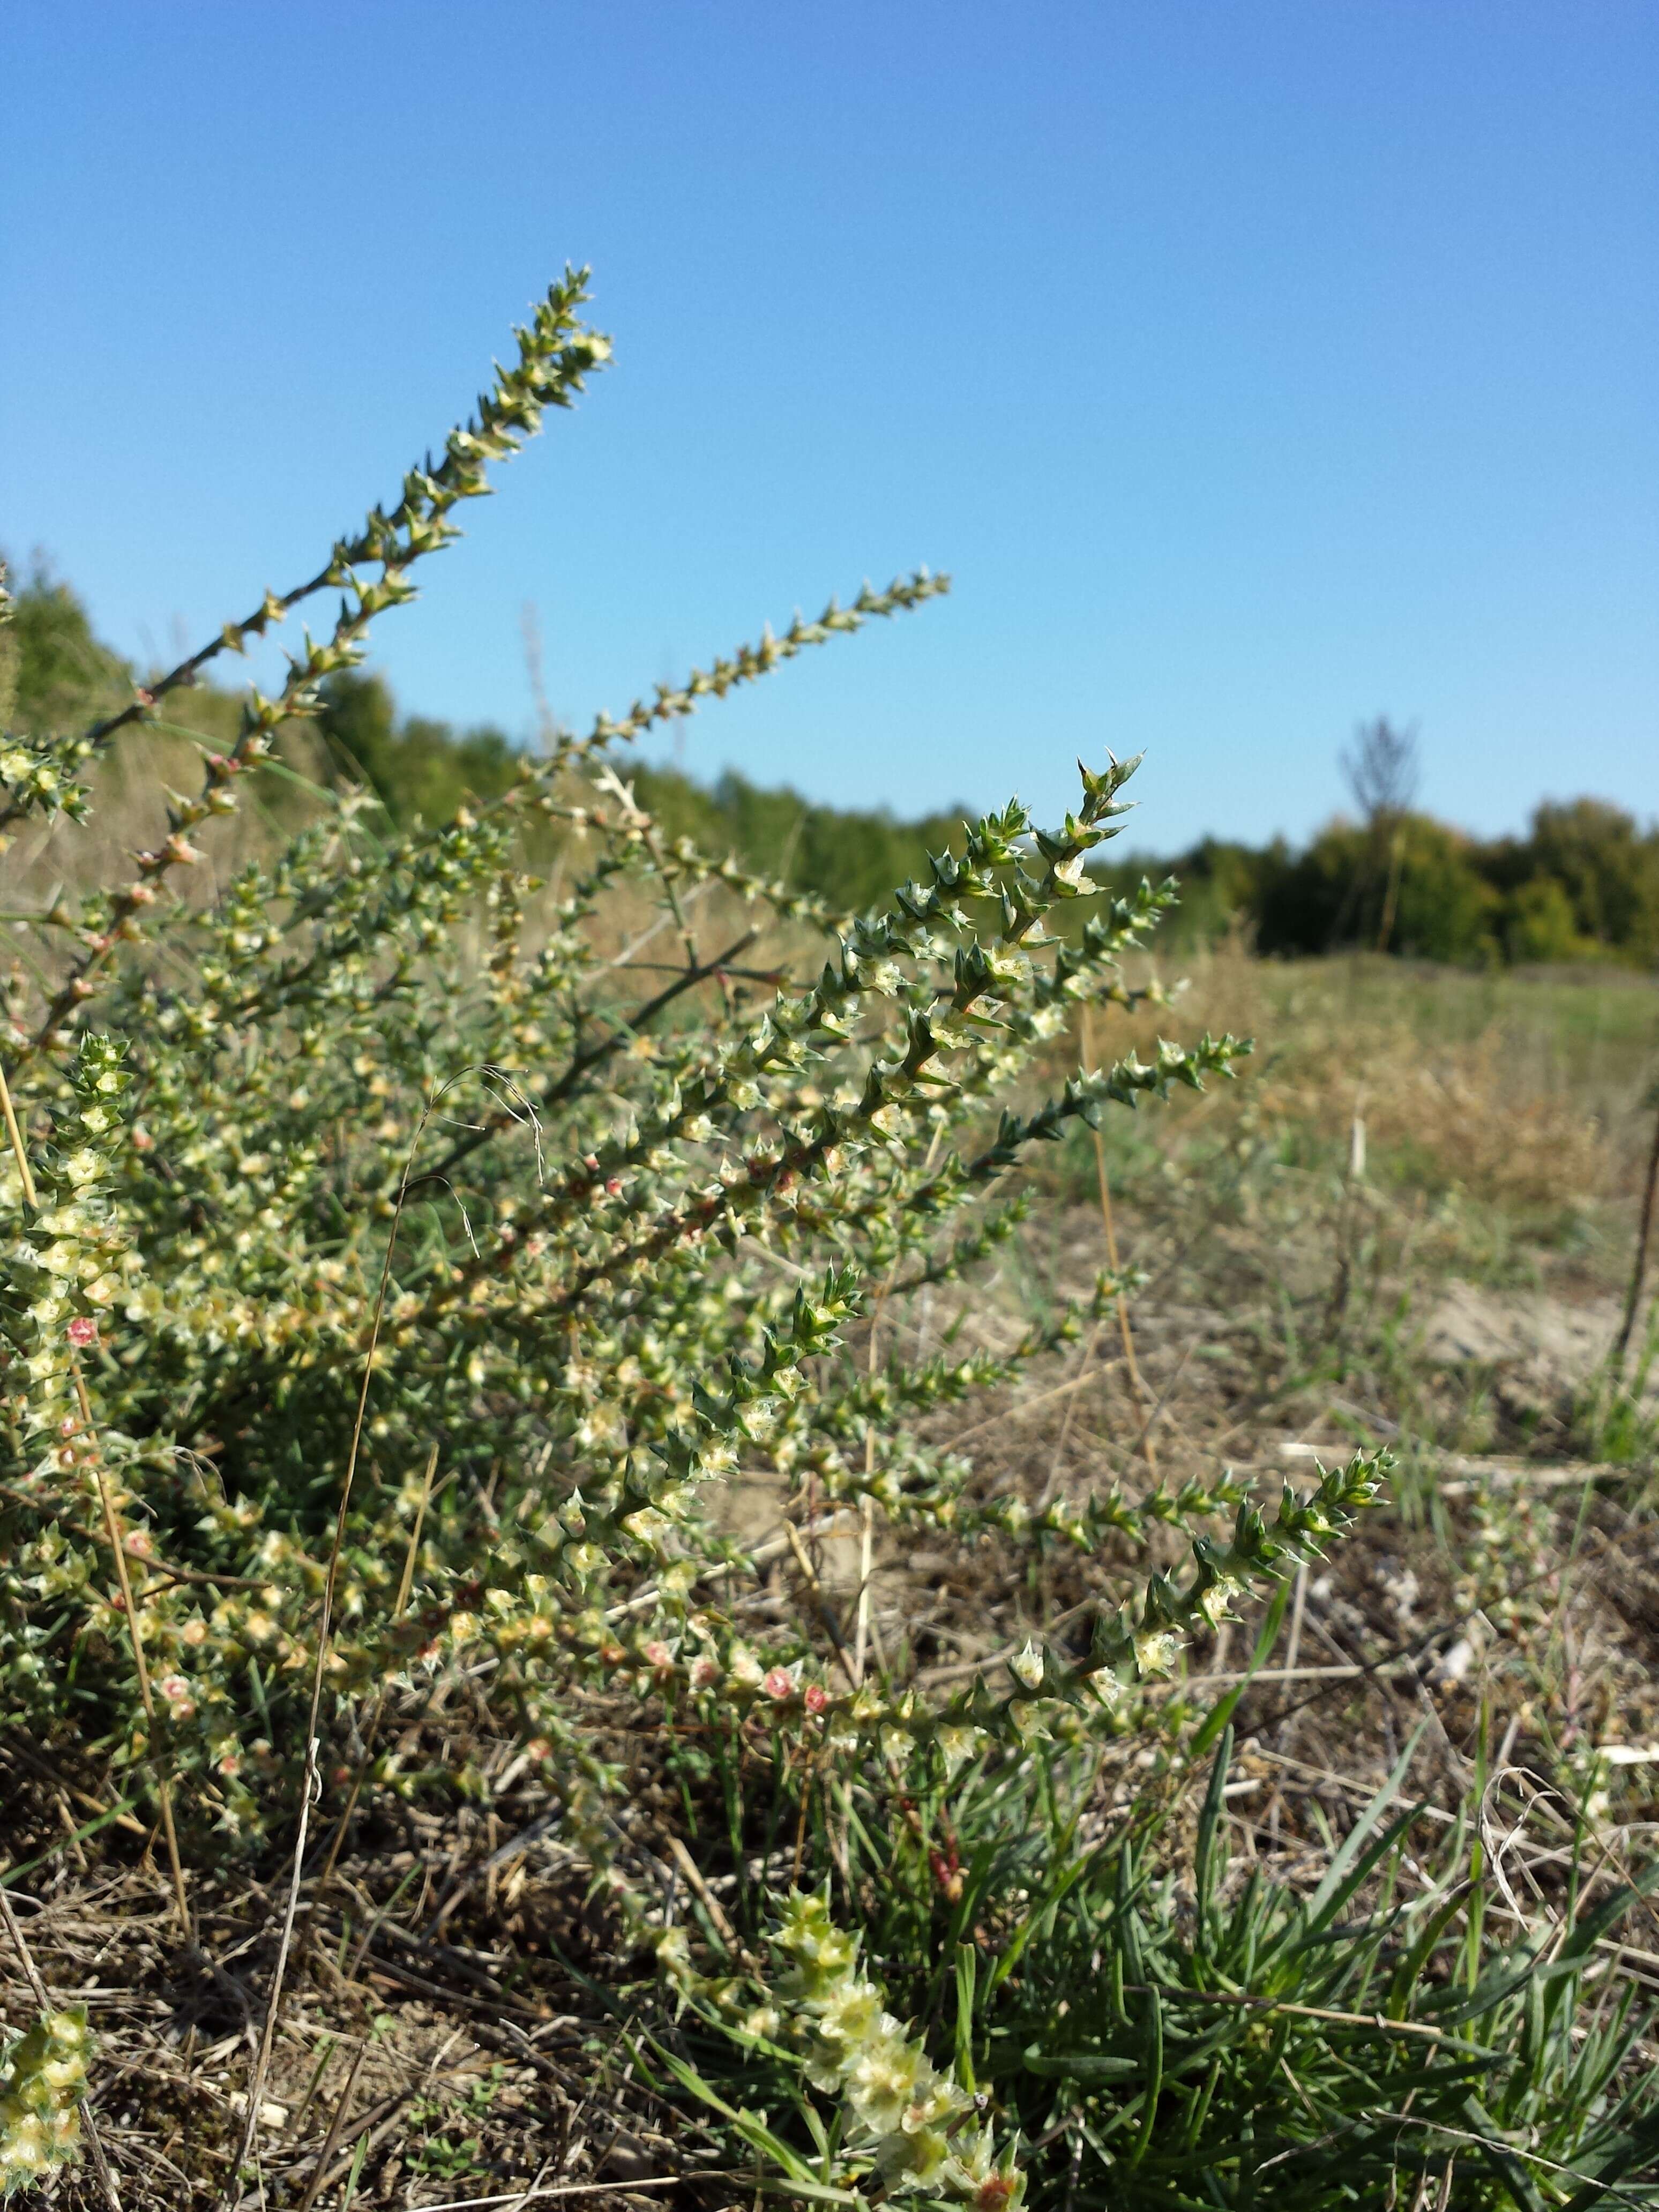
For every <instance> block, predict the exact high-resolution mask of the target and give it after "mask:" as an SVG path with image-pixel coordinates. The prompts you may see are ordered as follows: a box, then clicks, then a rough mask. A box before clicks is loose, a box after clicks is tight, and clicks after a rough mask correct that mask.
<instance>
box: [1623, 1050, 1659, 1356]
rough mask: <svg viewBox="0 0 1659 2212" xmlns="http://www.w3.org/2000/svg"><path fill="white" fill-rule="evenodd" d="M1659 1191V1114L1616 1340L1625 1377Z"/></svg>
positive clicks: (1657, 1093)
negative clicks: (1628, 1286)
mask: <svg viewBox="0 0 1659 2212" xmlns="http://www.w3.org/2000/svg"><path fill="white" fill-rule="evenodd" d="M1653 1103H1654V1105H1655V1107H1656V1109H1659V1084H1656V1085H1654V1092H1653ZM1656 1192H1659V1111H1656V1113H1655V1115H1654V1119H1653V1143H1652V1146H1651V1147H1650V1150H1649V1152H1648V1171H1647V1176H1646V1179H1645V1180H1644V1182H1643V1185H1642V1218H1641V1221H1640V1224H1639V1225H1638V1229H1637V1231H1636V1256H1635V1258H1634V1259H1633V1260H1632V1261H1631V1270H1630V1289H1629V1291H1628V1292H1627V1293H1626V1298H1625V1313H1624V1318H1623V1320H1622V1321H1621V1322H1620V1324H1619V1334H1618V1336H1617V1337H1616V1338H1615V1339H1614V1340H1613V1373H1614V1374H1615V1375H1622V1374H1623V1373H1624V1371H1625V1359H1626V1354H1627V1353H1628V1352H1629V1351H1630V1340H1631V1336H1632V1332H1633V1331H1634V1329H1635V1327H1636V1316H1637V1315H1638V1313H1639V1312H1640V1311H1641V1307H1642V1285H1643V1284H1644V1282H1645V1281H1646V1279H1647V1272H1648V1245H1649V1243H1650V1239H1651V1237H1652V1236H1653V1206H1654V1197H1655V1194H1656Z"/></svg>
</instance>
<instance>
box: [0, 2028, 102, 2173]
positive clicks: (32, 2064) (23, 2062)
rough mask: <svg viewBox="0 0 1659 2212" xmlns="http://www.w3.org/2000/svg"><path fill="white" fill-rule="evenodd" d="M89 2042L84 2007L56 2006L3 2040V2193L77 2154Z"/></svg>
mask: <svg viewBox="0 0 1659 2212" xmlns="http://www.w3.org/2000/svg"><path fill="white" fill-rule="evenodd" d="M87 2048H88V2034H87V2016H86V2015H85V2013H83V2012H52V2013H47V2014H46V2015H44V2016H43V2017H42V2018H41V2019H40V2020H38V2021H36V2022H35V2024H34V2026H33V2027H31V2028H30V2029H29V2030H28V2031H27V2033H26V2034H23V2035H21V2036H19V2037H17V2038H16V2039H15V2040H14V2041H12V2042H9V2043H6V2044H0V2197H10V2196H11V2195H12V2194H13V2192H14V2191H16V2190H19V2189H25V2188H27V2186H28V2185H30V2184H31V2183H32V2182H38V2181H42V2180H44V2179H46V2176H47V2175H48V2174H49V2173H51V2172H52V2169H53V2168H54V2167H55V2166H62V2165H63V2164H64V2162H65V2161H66V2160H69V2159H70V2158H72V2157H73V2156H74V2154H75V2151H76V2146H77V2144H78V2143H79V2142H80V2134H81V2124H80V2116H79V2113H78V2112H77V2110H76V2107H77V2106H78V2104H79V2102H80V2099H81V2096H82V2092H83V2091H84V2089H85V2087H86V2082H87Z"/></svg>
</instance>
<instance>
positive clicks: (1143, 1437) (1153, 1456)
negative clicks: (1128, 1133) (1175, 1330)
mask: <svg viewBox="0 0 1659 2212" xmlns="http://www.w3.org/2000/svg"><path fill="white" fill-rule="evenodd" d="M1092 1012H1093V1009H1092V1008H1091V1006H1089V1005H1088V1004H1087V1002H1086V1001H1085V1004H1084V1006H1083V1010H1082V1018H1081V1024H1080V1031H1079V1041H1080V1042H1081V1044H1082V1047H1083V1066H1084V1068H1085V1072H1086V1071H1087V1070H1088V1069H1089V1068H1091V1067H1092V1066H1093V1065H1094V1057H1095V1044H1094V1023H1093V1021H1092V1019H1091V1015H1092ZM1090 1134H1091V1136H1092V1137H1093V1139H1094V1141H1095V1174H1096V1177H1097V1181H1098V1182H1099V1185H1100V1218H1101V1224H1102V1226H1103V1228H1104V1230H1105V1231H1106V1257H1107V1259H1108V1261H1109V1262H1110V1264H1111V1270H1112V1273H1113V1274H1114V1275H1115V1276H1117V1277H1118V1278H1119V1279H1121V1277H1122V1273H1123V1270H1122V1267H1121V1265H1120V1264H1119V1261H1118V1256H1117V1230H1116V1227H1115V1224H1114V1222H1113V1220H1112V1187H1111V1183H1110V1182H1109V1179H1108V1176H1107V1174H1106V1144H1105V1139H1103V1137H1102V1135H1101V1133H1100V1131H1099V1129H1098V1128H1096V1129H1093V1130H1091V1132H1090ZM1116 1303H1117V1325H1118V1333H1119V1334H1120V1335H1121V1337H1122V1339H1123V1364H1124V1365H1125V1367H1126V1368H1127V1370H1128V1376H1129V1388H1130V1389H1131V1390H1133V1393H1134V1401H1135V1411H1136V1412H1137V1413H1139V1415H1140V1418H1141V1421H1142V1428H1141V1432H1140V1437H1139V1443H1140V1449H1141V1451H1142V1453H1143V1455H1145V1458H1146V1464H1147V1466H1148V1467H1155V1466H1156V1465H1157V1464H1158V1453H1157V1448H1156V1447H1155V1445H1154V1444H1153V1443H1152V1422H1151V1420H1149V1419H1147V1414H1146V1386H1145V1384H1144V1383H1142V1382H1141V1379H1140V1369H1139V1365H1138V1364H1137V1363H1136V1359H1135V1340H1134V1332H1133V1329H1132V1328H1130V1326H1129V1300H1128V1296H1127V1292H1125V1291H1119V1292H1118V1294H1117V1301H1116Z"/></svg>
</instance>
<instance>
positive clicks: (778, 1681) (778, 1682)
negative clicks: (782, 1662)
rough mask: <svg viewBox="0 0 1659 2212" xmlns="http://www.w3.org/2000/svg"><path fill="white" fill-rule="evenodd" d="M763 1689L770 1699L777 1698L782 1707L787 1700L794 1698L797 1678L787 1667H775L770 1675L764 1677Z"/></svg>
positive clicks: (762, 1681) (762, 1680)
mask: <svg viewBox="0 0 1659 2212" xmlns="http://www.w3.org/2000/svg"><path fill="white" fill-rule="evenodd" d="M761 1687H762V1689H763V1690H764V1691H765V1692H766V1694H767V1696H768V1697H769V1698H775V1699H776V1700H777V1702H778V1703H779V1704H780V1705H781V1704H782V1703H783V1701H784V1699H786V1698H793V1696H794V1694H795V1678H794V1676H793V1674H791V1673H790V1672H789V1670H788V1668H787V1667H775V1668H773V1669H772V1671H771V1673H770V1674H766V1675H763V1677H762V1679H761Z"/></svg>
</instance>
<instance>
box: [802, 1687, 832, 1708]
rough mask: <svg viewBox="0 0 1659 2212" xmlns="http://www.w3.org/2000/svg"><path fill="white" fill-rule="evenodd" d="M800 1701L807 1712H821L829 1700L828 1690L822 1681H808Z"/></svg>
mask: <svg viewBox="0 0 1659 2212" xmlns="http://www.w3.org/2000/svg"><path fill="white" fill-rule="evenodd" d="M802 1702H803V1703H804V1704H805V1707H806V1710H807V1711H808V1712H809V1713H821V1712H822V1711H823V1709H824V1707H825V1706H826V1705H828V1704H829V1691H828V1690H826V1689H825V1688H824V1686H823V1683H822V1682H809V1683H808V1684H807V1686H806V1695H805V1699H803V1701H802Z"/></svg>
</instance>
